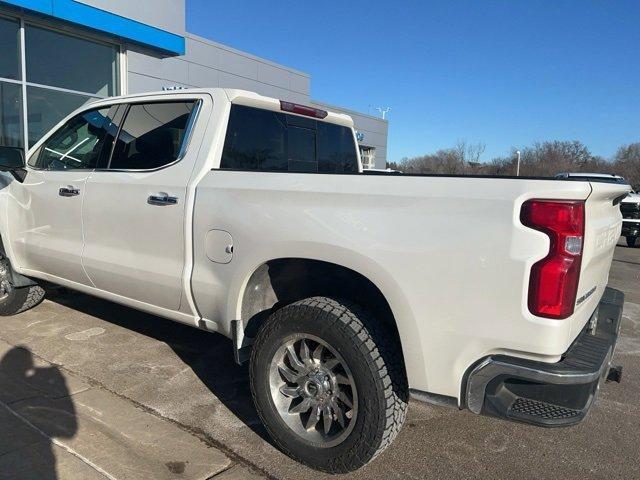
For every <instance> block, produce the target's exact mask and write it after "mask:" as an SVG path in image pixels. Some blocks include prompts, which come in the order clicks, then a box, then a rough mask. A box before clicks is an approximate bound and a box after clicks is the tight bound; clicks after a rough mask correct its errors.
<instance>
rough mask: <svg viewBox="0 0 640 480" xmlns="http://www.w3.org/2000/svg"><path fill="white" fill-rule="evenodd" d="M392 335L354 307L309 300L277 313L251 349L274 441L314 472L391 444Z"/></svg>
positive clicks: (256, 394)
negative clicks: (313, 469) (314, 469)
mask: <svg viewBox="0 0 640 480" xmlns="http://www.w3.org/2000/svg"><path fill="white" fill-rule="evenodd" d="M400 353H401V352H400V347H399V344H398V342H397V340H396V338H395V336H394V335H392V334H389V333H388V332H385V329H384V328H382V326H381V325H380V324H379V323H378V322H376V321H375V320H374V319H373V318H372V317H370V316H369V315H368V314H366V313H365V312H364V311H362V310H361V309H360V308H359V307H358V306H356V305H353V304H350V303H348V302H341V301H337V300H333V299H330V298H326V297H313V298H309V299H305V300H301V301H299V302H296V303H293V304H291V305H288V306H286V307H283V308H282V309H280V310H278V311H277V312H275V313H274V314H273V315H272V316H271V317H270V318H269V319H268V320H267V321H266V322H265V324H264V325H263V326H262V328H261V329H260V331H259V332H258V336H257V338H256V342H255V344H254V345H253V349H252V354H251V366H250V373H251V388H252V393H253V398H254V401H255V404H256V408H257V410H258V413H259V415H260V417H261V419H262V421H263V423H264V424H265V426H266V428H267V430H268V431H269V433H270V434H271V436H272V437H273V439H274V441H275V443H276V444H277V445H278V446H279V447H280V448H281V449H282V450H283V451H285V453H287V454H288V455H290V456H291V457H293V458H295V459H297V460H299V461H301V462H303V463H305V464H307V465H309V466H311V467H313V468H316V469H319V470H323V471H327V472H331V473H343V472H349V471H352V470H355V469H357V468H359V467H361V466H363V465H365V464H366V463H368V462H369V461H371V460H372V459H373V458H375V457H376V456H377V455H378V454H380V453H381V452H382V451H383V450H384V449H385V448H386V447H387V446H389V445H390V444H391V442H392V441H393V439H394V438H395V436H396V435H397V433H398V432H399V431H400V428H401V426H402V424H403V422H404V419H405V414H406V409H407V397H408V393H407V384H406V375H405V372H404V368H403V361H402V358H401V355H400Z"/></svg>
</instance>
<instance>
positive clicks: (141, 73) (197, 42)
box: [126, 33, 389, 168]
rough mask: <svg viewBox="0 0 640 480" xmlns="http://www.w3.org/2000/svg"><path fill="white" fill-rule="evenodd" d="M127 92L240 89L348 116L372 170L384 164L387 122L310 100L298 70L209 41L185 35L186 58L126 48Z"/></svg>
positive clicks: (305, 79) (305, 76)
mask: <svg viewBox="0 0 640 480" xmlns="http://www.w3.org/2000/svg"><path fill="white" fill-rule="evenodd" d="M126 48H127V64H128V66H127V83H128V86H127V93H140V92H148V91H152V90H162V88H164V87H172V86H180V87H187V88H189V87H229V88H241V89H244V90H250V91H253V92H257V93H260V94H262V95H267V96H270V97H275V98H281V99H283V100H289V101H292V102H297V103H302V104H307V105H316V106H317V107H318V108H323V109H326V110H333V111H336V112H343V113H346V114H348V115H351V117H352V118H353V120H354V122H355V125H356V129H357V130H358V131H359V132H360V133H362V134H363V135H364V139H363V141H362V142H361V144H362V145H366V146H369V147H375V149H376V167H377V168H385V167H386V162H387V132H388V127H389V125H388V123H387V122H386V121H385V120H382V119H380V118H377V117H372V116H370V115H365V114H362V113H359V112H354V111H352V110H347V109H344V108H340V107H337V106H335V105H329V104H326V103H323V102H317V101H313V100H311V91H310V90H311V78H310V77H309V75H308V74H306V73H303V72H300V71H298V70H295V69H292V68H289V67H285V66H283V65H279V64H277V63H273V62H270V61H268V60H265V59H262V58H260V57H256V56H254V55H251V54H248V53H246V52H242V51H240V50H236V49H233V48H231V47H228V46H226V45H222V44H219V43H216V42H213V41H211V40H207V39H204V38H202V37H198V36H195V35H191V34H189V33H187V34H186V54H185V55H184V56H182V57H163V56H161V55H160V54H158V53H157V52H155V51H153V50H151V49H147V48H145V47H140V46H137V45H127V47H126Z"/></svg>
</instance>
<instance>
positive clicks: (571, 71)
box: [187, 0, 640, 160]
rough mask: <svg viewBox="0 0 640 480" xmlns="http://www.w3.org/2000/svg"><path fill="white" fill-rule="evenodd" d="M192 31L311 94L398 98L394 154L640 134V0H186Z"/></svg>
mask: <svg viewBox="0 0 640 480" xmlns="http://www.w3.org/2000/svg"><path fill="white" fill-rule="evenodd" d="M187 29H188V30H189V31H191V32H193V33H195V34H198V35H202V36H205V37H208V38H211V39H213V40H215V41H218V42H221V43H225V44H227V45H230V46H232V47H235V48H238V49H241V50H245V51H248V52H250V53H253V54H255V55H259V56H261V57H265V58H268V59H270V60H273V61H275V62H279V63H283V64H285V65H287V66H290V67H293V68H296V69H298V70H302V71H304V72H307V73H309V74H311V79H312V82H311V90H312V91H311V93H312V97H313V98H314V99H317V100H322V101H326V102H328V103H332V104H336V105H341V106H344V107H348V108H352V109H355V110H359V111H362V112H365V113H367V112H368V111H370V107H376V106H390V107H391V112H390V113H389V117H388V118H389V121H390V123H389V155H388V158H389V160H399V159H401V158H402V157H405V156H416V155H420V154H424V153H428V152H432V151H435V150H437V149H439V148H445V147H449V146H452V145H453V144H455V143H456V141H457V140H461V139H464V140H467V141H469V142H473V143H475V142H483V143H485V144H486V146H487V149H486V152H485V155H484V160H489V159H491V158H492V157H494V156H498V155H505V154H507V153H509V151H510V149H511V147H512V146H515V147H522V146H526V145H529V144H531V143H532V142H534V141H542V140H551V139H560V140H574V139H576V140H582V141H583V142H585V143H586V144H587V145H588V146H589V148H590V149H591V150H592V151H593V152H594V153H595V154H598V155H602V156H605V157H609V156H611V155H612V154H613V153H615V150H616V149H617V147H618V146H619V145H621V144H625V143H630V142H633V141H640V1H638V0H611V1H605V0H602V1H595V0H465V1H462V0H447V1H445V0H442V1H407V0H398V1H388V2H387V1H385V2H383V1H362V0H349V1H344V0H342V1H335V0H329V1H322V2H319V1H315V2H308V1H304V0H298V1H289V0H280V1H277V2H264V1H262V2H259V1H255V0H234V1H231V2H212V1H210V0H187Z"/></svg>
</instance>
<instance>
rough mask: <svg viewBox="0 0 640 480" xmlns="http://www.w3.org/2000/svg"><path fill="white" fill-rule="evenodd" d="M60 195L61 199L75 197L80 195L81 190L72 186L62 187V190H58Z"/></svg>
mask: <svg viewBox="0 0 640 480" xmlns="http://www.w3.org/2000/svg"><path fill="white" fill-rule="evenodd" d="M58 195H60V196H61V197H75V196H77V195H80V189H79V188H76V187H73V186H71V185H69V186H67V187H61V188H60V190H58Z"/></svg>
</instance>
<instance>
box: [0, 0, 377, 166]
mask: <svg viewBox="0 0 640 480" xmlns="http://www.w3.org/2000/svg"><path fill="white" fill-rule="evenodd" d="M0 45H1V46H2V54H0V145H8V146H18V147H24V148H28V147H29V146H30V145H33V144H34V143H35V142H37V141H38V140H39V139H40V137H41V136H42V135H43V134H44V133H45V132H46V131H47V130H49V129H50V128H51V127H52V126H54V125H55V124H56V123H57V122H58V121H59V120H60V119H61V118H62V117H64V116H66V115H67V114H68V113H70V112H71V111H73V110H74V109H76V108H78V107H79V106H81V105H83V104H84V103H85V102H87V101H89V100H91V99H96V98H105V97H109V96H113V95H124V94H129V93H140V92H148V91H154V90H163V89H177V88H189V87H229V88H240V89H245V90H251V91H255V92H258V93H260V94H263V95H267V96H271V97H276V98H279V99H283V100H288V101H291V102H296V103H302V104H306V105H313V106H316V107H318V108H322V109H326V110H333V111H338V112H344V113H347V114H349V115H351V116H352V117H353V120H354V122H355V125H356V129H357V131H358V141H359V143H360V149H361V152H362V154H363V155H362V158H363V163H364V164H365V167H368V168H374V167H375V168H384V167H385V166H386V160H387V158H386V157H387V128H388V124H387V122H386V121H385V120H382V119H380V118H377V117H374V116H371V115H366V114H362V113H358V112H353V111H350V110H345V109H344V108H340V107H336V106H333V105H329V104H326V103H324V102H321V101H317V100H315V99H312V98H311V96H310V90H311V77H310V76H309V75H308V74H306V73H304V72H300V71H298V70H295V69H293V68H290V67H286V66H283V65H279V64H276V63H273V62H271V61H269V60H265V59H263V58H259V57H256V56H255V55H251V54H250V53H246V52H242V51H239V50H236V49H234V48H231V47H229V46H226V45H221V44H219V43H216V42H214V41H212V40H208V39H205V38H202V37H198V36H196V35H192V34H190V33H188V32H187V31H186V30H185V0H136V1H131V0H6V1H0Z"/></svg>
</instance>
